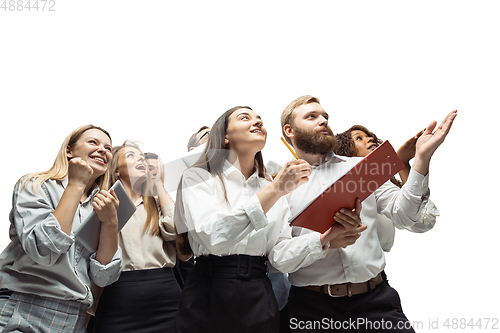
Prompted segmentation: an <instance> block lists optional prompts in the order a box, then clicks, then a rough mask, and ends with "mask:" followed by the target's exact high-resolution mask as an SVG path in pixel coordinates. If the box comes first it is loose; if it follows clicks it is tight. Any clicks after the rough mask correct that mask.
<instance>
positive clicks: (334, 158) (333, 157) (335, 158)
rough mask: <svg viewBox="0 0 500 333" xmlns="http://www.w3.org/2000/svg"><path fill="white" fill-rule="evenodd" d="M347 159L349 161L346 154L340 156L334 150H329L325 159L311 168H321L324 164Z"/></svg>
mask: <svg viewBox="0 0 500 333" xmlns="http://www.w3.org/2000/svg"><path fill="white" fill-rule="evenodd" d="M345 161H347V159H346V157H345V156H339V155H336V154H334V153H333V152H329V153H328V154H326V157H325V160H324V161H323V162H322V163H321V164H320V165H311V168H313V169H316V168H321V167H322V166H323V165H326V164H328V163H340V162H345Z"/></svg>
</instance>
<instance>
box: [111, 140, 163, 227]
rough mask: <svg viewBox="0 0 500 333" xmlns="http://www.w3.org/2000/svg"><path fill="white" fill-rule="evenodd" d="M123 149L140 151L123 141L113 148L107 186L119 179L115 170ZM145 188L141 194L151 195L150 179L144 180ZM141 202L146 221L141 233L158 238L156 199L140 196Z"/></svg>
mask: <svg viewBox="0 0 500 333" xmlns="http://www.w3.org/2000/svg"><path fill="white" fill-rule="evenodd" d="M125 147H133V148H136V149H137V150H139V151H141V148H139V145H138V144H137V143H136V142H133V141H129V140H125V142H123V144H122V145H121V146H115V147H113V149H112V150H111V152H112V154H113V158H112V159H111V163H110V165H109V169H108V174H109V186H111V185H112V184H114V183H115V182H116V181H117V180H118V179H119V177H118V176H117V174H116V170H117V169H118V159H119V157H120V154H119V152H120V150H122V149H123V148H125ZM141 152H142V151H141ZM144 185H145V188H143V193H144V192H145V193H153V184H152V181H151V177H149V171H148V177H147V178H146V183H145V184H144ZM141 197H142V202H143V203H144V208H145V209H146V221H144V226H143V227H142V231H143V232H145V233H146V232H149V233H150V234H151V235H153V236H160V235H161V232H160V214H159V213H158V204H157V203H156V199H155V198H154V197H153V196H150V195H144V194H141Z"/></svg>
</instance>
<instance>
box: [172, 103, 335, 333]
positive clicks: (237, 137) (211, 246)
mask: <svg viewBox="0 0 500 333" xmlns="http://www.w3.org/2000/svg"><path fill="white" fill-rule="evenodd" d="M266 137H267V131H266V129H265V127H264V126H263V122H262V119H261V118H260V116H258V115H257V113H256V112H255V111H253V110H252V109H251V108H249V107H242V106H239V107H234V108H232V109H230V110H228V111H226V112H225V113H224V114H223V115H222V116H221V117H219V119H218V120H217V121H216V122H215V124H214V125H213V126H212V127H211V131H210V136H209V139H208V142H207V145H206V147H205V150H204V152H203V153H202V155H201V157H200V159H199V160H198V162H197V163H196V164H195V165H194V166H193V167H191V168H189V169H187V170H186V171H185V172H184V174H183V177H182V179H181V182H180V184H179V188H178V191H177V196H176V203H175V223H176V228H177V232H178V233H179V236H178V237H177V240H176V242H177V246H178V252H179V255H182V256H183V258H184V259H186V258H189V257H190V256H191V255H194V256H195V257H196V264H195V267H194V269H193V271H192V272H191V273H190V275H189V277H188V279H187V281H186V283H185V285H184V288H183V291H182V295H181V301H180V305H179V312H178V315H177V321H176V326H177V332H186V333H187V332H189V333H196V332H204V333H210V332H224V333H227V332H239V333H244V332H260V333H265V332H278V329H279V328H278V326H279V310H278V305H277V303H276V298H275V296H274V294H273V291H272V288H271V283H270V281H269V279H268V277H267V276H266V271H267V267H266V261H267V256H268V255H270V253H272V251H273V248H274V247H275V246H276V244H277V243H278V240H279V239H282V238H281V237H282V235H283V233H285V232H290V230H291V228H290V227H289V226H288V224H287V222H288V217H289V212H290V211H289V208H288V203H287V201H286V200H283V199H284V198H282V197H283V196H284V195H286V194H288V193H290V192H291V191H293V190H294V189H296V188H297V187H298V186H300V185H301V184H303V183H305V182H307V180H308V176H309V174H310V172H311V169H310V166H309V164H308V163H307V162H305V161H303V160H296V161H292V162H288V163H287V164H285V166H284V167H283V168H282V169H281V171H280V172H279V173H278V175H277V176H276V178H275V179H274V180H272V181H271V179H270V178H269V176H268V175H267V173H266V170H265V168H264V163H263V160H262V153H261V150H262V148H264V145H265V143H266ZM331 236H333V234H332V233H330V232H329V231H327V232H326V233H325V234H322V235H320V234H319V233H318V234H317V237H316V235H315V237H311V240H310V241H311V244H310V245H311V246H310V247H307V246H305V247H304V251H302V253H300V254H299V253H297V254H296V255H297V256H300V257H301V258H303V259H304V261H308V260H309V261H312V260H316V259H319V258H320V257H321V256H322V255H324V253H326V252H324V251H326V250H324V249H323V247H324V246H325V245H326V247H327V244H328V243H329V241H330V239H331V238H329V237H331ZM312 243H314V244H312ZM308 245H309V244H308ZM310 249H316V250H317V251H316V252H315V253H310V252H309V251H308V250H310Z"/></svg>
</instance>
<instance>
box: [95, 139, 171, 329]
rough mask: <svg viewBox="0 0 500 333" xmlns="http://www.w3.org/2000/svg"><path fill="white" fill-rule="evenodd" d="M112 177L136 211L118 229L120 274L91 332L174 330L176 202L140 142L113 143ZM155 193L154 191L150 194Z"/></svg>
mask: <svg viewBox="0 0 500 333" xmlns="http://www.w3.org/2000/svg"><path fill="white" fill-rule="evenodd" d="M109 172H110V180H111V183H114V182H115V181H116V180H118V179H119V180H120V181H121V182H122V184H123V187H124V188H125V190H126V191H127V193H128V195H129V196H130V198H131V199H132V201H133V202H135V206H136V212H135V213H134V215H133V216H132V217H131V218H130V220H129V221H128V222H127V224H126V225H125V226H124V227H123V229H122V230H121V231H120V233H119V237H118V240H119V245H120V248H121V249H122V252H123V273H122V274H121V276H120V279H119V280H118V281H117V282H115V283H113V284H112V285H109V286H107V287H106V288H104V290H103V292H102V294H101V297H100V299H99V304H98V307H97V310H96V314H95V318H94V321H93V329H94V330H93V331H92V330H89V332H96V333H99V332H103V333H108V332H120V333H127V332H133V333H141V332H173V331H174V330H175V316H176V313H177V308H178V304H179V298H180V287H179V285H178V283H177V280H176V279H175V276H174V273H173V270H172V268H173V267H174V265H175V260H176V257H175V247H174V245H173V243H172V241H173V240H174V239H175V229H174V222H173V210H174V202H173V200H172V199H171V198H170V196H169V195H168V193H167V192H166V191H165V188H164V187H163V183H162V181H161V177H160V176H158V177H157V178H156V181H155V182H154V183H153V182H152V178H151V177H149V176H148V165H147V163H146V160H145V158H144V154H143V153H142V152H141V150H140V149H139V146H138V145H136V144H134V143H133V142H129V141H126V142H125V143H124V144H123V145H121V146H117V147H113V160H112V162H111V166H110V169H109ZM153 195H157V197H155V196H153Z"/></svg>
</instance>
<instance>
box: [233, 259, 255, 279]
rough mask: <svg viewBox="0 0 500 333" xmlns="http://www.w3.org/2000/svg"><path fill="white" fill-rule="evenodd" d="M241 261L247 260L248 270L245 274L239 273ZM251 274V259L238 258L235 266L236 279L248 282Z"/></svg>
mask: <svg viewBox="0 0 500 333" xmlns="http://www.w3.org/2000/svg"><path fill="white" fill-rule="evenodd" d="M242 259H247V262H248V269H247V272H246V274H245V273H242V272H241V268H242V267H241V261H242ZM251 272H252V258H251V257H243V256H241V255H239V256H238V263H237V264H236V278H237V279H241V280H250V278H251Z"/></svg>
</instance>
